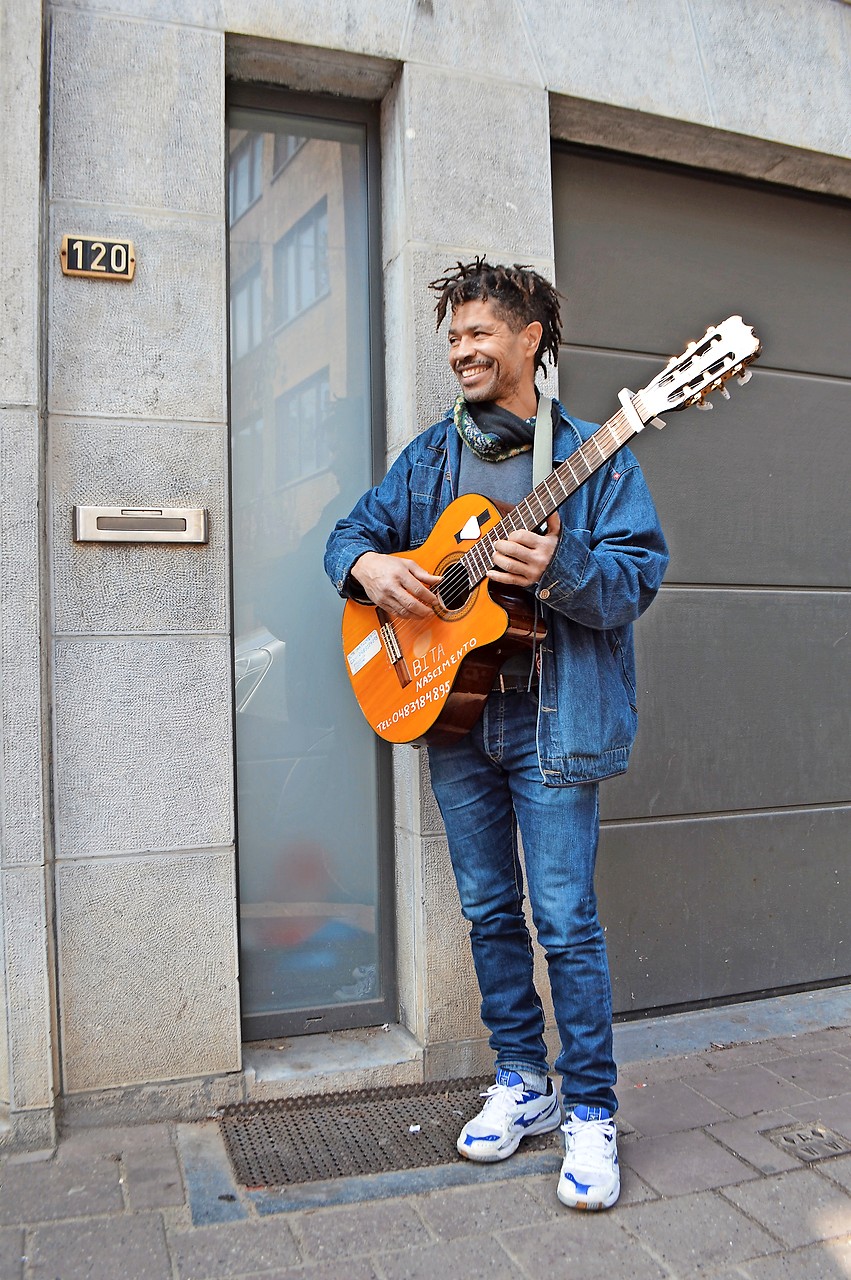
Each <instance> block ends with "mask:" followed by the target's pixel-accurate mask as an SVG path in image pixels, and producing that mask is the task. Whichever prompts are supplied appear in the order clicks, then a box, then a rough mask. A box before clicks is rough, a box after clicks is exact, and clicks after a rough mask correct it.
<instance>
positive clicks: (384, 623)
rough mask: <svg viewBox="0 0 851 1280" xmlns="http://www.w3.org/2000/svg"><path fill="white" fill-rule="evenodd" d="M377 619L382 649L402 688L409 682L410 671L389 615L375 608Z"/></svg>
mask: <svg viewBox="0 0 851 1280" xmlns="http://www.w3.org/2000/svg"><path fill="white" fill-rule="evenodd" d="M375 612H376V615H377V617H378V621H379V622H380V624H381V630H380V635H381V641H382V644H383V645H384V651H385V653H386V654H387V657H388V658H389V659H390V665H391V667H392V668H393V670H394V671H395V672H396V675H397V676H398V677H399V684H400V685H401V686H402V688H403V689H404V688H406V687H407V685H409V684H410V683H411V673H410V671H409V670H408V664H407V662H406V661H405V659H404V657H403V655H402V647H401V645H400V644H399V641H398V640H397V638H396V632H395V631H394V630H393V623H392V622H391V621H390V615H389V614H388V613H385V611H384V610H383V609H376V610H375Z"/></svg>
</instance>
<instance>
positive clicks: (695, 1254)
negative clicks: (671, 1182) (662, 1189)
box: [617, 1191, 780, 1276]
mask: <svg viewBox="0 0 851 1280" xmlns="http://www.w3.org/2000/svg"><path fill="white" fill-rule="evenodd" d="M617 1221H618V1225H619V1226H621V1227H623V1228H624V1229H625V1230H627V1231H629V1233H630V1234H631V1235H633V1236H635V1237H636V1239H638V1240H640V1241H641V1243H642V1244H643V1245H645V1247H646V1248H647V1249H648V1250H649V1251H650V1252H651V1253H652V1254H653V1255H654V1257H658V1258H660V1259H661V1261H662V1262H663V1263H665V1265H666V1266H669V1267H670V1268H671V1269H672V1270H673V1271H674V1272H675V1273H676V1274H679V1273H683V1274H684V1275H686V1276H692V1275H695V1274H701V1273H702V1272H704V1271H711V1270H712V1269H713V1268H715V1269H716V1270H718V1269H721V1268H722V1267H727V1268H730V1267H734V1266H736V1264H737V1263H739V1262H742V1261H744V1260H745V1259H747V1258H754V1257H758V1256H759V1255H761V1254H765V1253H771V1252H776V1251H777V1250H778V1249H779V1247H780V1246H779V1245H778V1243H777V1241H776V1240H774V1239H773V1238H772V1237H771V1236H770V1235H769V1234H768V1232H767V1231H763V1230H762V1228H761V1227H758V1226H756V1225H755V1223H753V1222H749V1221H748V1219H747V1218H746V1217H745V1216H744V1214H742V1213H739V1211H738V1210H737V1209H735V1208H734V1207H733V1205H731V1204H729V1202H728V1201H726V1200H724V1199H723V1198H722V1196H721V1195H720V1194H719V1193H718V1192H716V1191H699V1192H698V1193H697V1194H696V1195H690V1196H678V1197H677V1198H676V1200H656V1201H654V1202H653V1203H652V1204H639V1205H634V1206H633V1207H631V1208H629V1209H624V1210H623V1211H622V1212H618V1215H617Z"/></svg>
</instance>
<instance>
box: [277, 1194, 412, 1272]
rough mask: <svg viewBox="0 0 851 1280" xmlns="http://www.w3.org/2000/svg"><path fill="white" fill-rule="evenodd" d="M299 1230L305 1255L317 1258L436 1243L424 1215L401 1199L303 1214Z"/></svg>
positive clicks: (347, 1255) (346, 1255)
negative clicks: (424, 1221)
mask: <svg viewBox="0 0 851 1280" xmlns="http://www.w3.org/2000/svg"><path fill="white" fill-rule="evenodd" d="M295 1231H296V1235H297V1236H298V1237H299V1238H300V1242H301V1246H302V1252H303V1253H304V1255H305V1259H306V1260H309V1261H314V1260H315V1261H316V1262H325V1261H330V1260H331V1259H332V1258H345V1259H348V1258H350V1257H353V1256H357V1255H358V1254H364V1253H371V1252H373V1251H374V1250H375V1249H376V1248H380V1249H384V1250H391V1249H404V1248H407V1247H408V1246H409V1245H429V1244H431V1243H432V1237H431V1235H430V1234H429V1232H428V1231H427V1229H426V1227H425V1226H424V1225H423V1222H422V1219H421V1218H419V1217H418V1216H417V1214H416V1212H415V1211H414V1209H412V1208H411V1207H410V1205H408V1204H405V1203H402V1202H400V1201H398V1200H384V1201H377V1202H375V1203H373V1204H360V1205H352V1206H348V1205H347V1206H345V1207H343V1208H337V1209H317V1210H315V1211H314V1212H312V1213H304V1214H300V1215H299V1217H298V1220H297V1222H296V1223H295Z"/></svg>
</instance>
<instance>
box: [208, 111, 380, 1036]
mask: <svg viewBox="0 0 851 1280" xmlns="http://www.w3.org/2000/svg"><path fill="white" fill-rule="evenodd" d="M261 102H262V103H263V105H262V106H261V105H260V104H261ZM269 104H270V98H269V95H268V94H263V95H262V96H261V95H256V94H251V95H248V94H246V95H245V96H243V95H241V96H240V97H239V98H238V99H237V100H236V101H234V102H233V103H232V106H231V110H230V114H229V170H228V173H229V180H228V208H229V227H230V249H229V271H230V324H231V329H230V346H231V369H230V383H231V385H230V404H231V430H232V436H231V438H232V481H233V599H234V632H235V690H236V692H235V707H236V778H237V836H238V859H239V886H240V930H241V990H242V1004H243V1018H244V1027H245V1033H246V1036H247V1038H249V1039H254V1040H257V1039H264V1038H267V1037H270V1036H277V1035H282V1034H298V1033H302V1032H307V1031H326V1030H331V1029H335V1028H339V1027H346V1026H367V1025H373V1024H376V1023H381V1022H384V1021H386V1020H387V1018H388V1017H392V1016H393V1012H392V1009H393V989H392V980H391V974H392V964H391V961H392V956H391V936H392V924H391V919H390V909H389V908H390V902H389V898H390V895H391V892H392V889H391V885H392V880H391V877H390V875H389V874H388V873H389V871H390V868H389V867H388V866H386V865H384V864H383V862H382V859H381V857H380V856H379V855H380V850H381V847H382V832H383V830H385V828H386V824H385V823H384V821H383V815H382V812H381V807H382V806H381V801H380V792H382V790H383V789H382V787H381V781H382V775H383V771H384V769H385V768H386V763H387V762H386V758H385V755H384V753H383V750H380V749H379V747H380V744H378V742H377V741H376V740H375V739H374V738H373V736H372V735H371V734H370V732H369V729H368V727H367V725H366V723H365V722H364V721H363V719H362V717H361V715H360V712H359V711H358V709H357V706H356V704H355V702H354V699H353V697H352V695H351V691H350V689H349V687H348V680H347V678H346V675H345V667H344V662H343V659H342V654H341V649H340V616H341V603H340V601H339V599H338V598H337V596H336V593H335V592H334V590H333V588H332V586H331V584H330V583H329V582H328V579H327V578H326V577H325V574H324V572H323V568H322V557H323V552H324V546H325V540H326V538H327V536H328V533H329V532H330V530H331V528H332V526H333V525H334V523H335V521H336V520H337V519H338V517H339V516H341V515H344V514H346V512H348V511H349V510H350V508H351V507H352V505H353V503H354V502H355V501H356V499H357V498H358V497H359V496H360V494H361V493H362V492H363V491H364V490H365V489H366V488H368V487H369V485H370V484H371V483H372V480H373V462H374V448H373V441H374V438H375V433H374V431H373V419H374V412H375V406H376V404H380V397H377V396H376V368H377V361H376V359H375V351H376V349H377V343H376V342H375V336H376V334H377V333H378V331H379V325H378V319H377V311H378V308H377V303H376V298H377V296H378V290H377V287H376V282H375V280H374V278H373V276H374V274H375V273H376V272H377V266H376V263H377V259H376V258H375V256H374V254H373V252H372V251H371V249H372V240H373V238H374V237H373V234H372V229H373V228H374V227H376V226H377V215H376V210H375V209H374V208H373V207H372V200H373V199H374V192H375V190H376V184H375V173H374V152H373V148H374V145H375V137H374V130H375V127H376V126H375V122H374V121H373V120H372V118H371V116H370V115H369V114H368V113H367V112H364V111H360V112H359V113H357V114H354V115H348V116H347V118H339V116H340V114H341V109H340V106H339V105H336V106H335V107H334V108H333V110H334V111H335V112H336V113H337V118H335V117H334V116H332V115H329V114H326V110H325V108H324V107H322V106H319V107H316V109H315V110H314V108H313V107H311V108H310V111H309V114H302V113H296V112H293V111H290V110H285V109H281V110H277V109H275V110H273V109H270V107H269ZM383 866H384V874H383V873H382V868H383Z"/></svg>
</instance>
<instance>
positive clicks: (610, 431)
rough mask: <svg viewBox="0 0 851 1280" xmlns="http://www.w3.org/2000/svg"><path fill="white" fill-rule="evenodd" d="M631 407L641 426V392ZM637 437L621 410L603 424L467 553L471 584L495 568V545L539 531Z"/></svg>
mask: <svg viewBox="0 0 851 1280" xmlns="http://www.w3.org/2000/svg"><path fill="white" fill-rule="evenodd" d="M632 403H633V405H634V407H635V409H636V410H637V412H638V415H639V417H640V418H641V420H642V422H643V421H645V409H644V405H643V404H642V401H641V393H640V392H639V393H638V394H637V395H636V396H634V397H633V402H632ZM636 434H637V433H636V431H635V428H634V427H632V426H630V424H629V422H628V421H627V418H626V415H625V413H624V412H623V410H622V409H619V410H618V411H617V413H616V414H615V415H614V416H613V417H611V418H609V420H608V422H604V423H603V425H602V427H599V428H598V429H597V430H596V431H595V432H594V434H593V435H592V436H590V437H589V439H588V440H586V441H585V443H584V444H583V445H580V446H579V448H578V449H577V450H576V452H575V453H572V454H571V455H570V457H569V458H567V459H566V461H564V462H562V463H560V464H559V465H558V466H557V467H556V469H555V470H554V471H551V472H550V474H549V475H548V476H547V478H546V479H545V480H542V481H541V483H540V484H539V485H537V486H536V487H535V488H534V489H533V490H532V492H531V493H530V494H529V496H528V497H526V498H524V499H523V501H522V502H518V504H517V506H516V507H512V508H511V510H510V511H509V512H507V514H506V515H504V516H503V517H502V519H501V520H500V522H499V524H496V525H494V527H493V528H492V529H491V530H489V532H488V533H486V534H484V535H483V536H482V537H481V538H479V540H478V542H477V543H476V544H475V546H473V547H471V548H470V550H469V551H467V552H465V554H464V555H463V556H462V557H461V563H462V564H463V565H464V568H465V569H466V571H467V575H468V578H469V581H470V583H471V584H473V583H476V582H481V581H482V579H483V578H485V577H486V576H487V572H488V570H489V569H492V568H493V548H494V544H495V543H496V542H499V541H500V539H503V538H507V537H508V535H509V534H510V533H516V532H517V531H518V530H519V529H537V528H538V526H539V525H541V524H543V523H544V521H545V520H546V519H547V517H548V516H550V515H552V513H553V512H554V511H555V510H556V508H557V507H558V506H560V505H561V503H562V502H564V501H565V499H566V498H569V497H570V495H571V494H572V493H575V492H576V490H577V489H578V488H579V486H580V485H582V484H584V483H585V481H586V480H588V479H590V477H591V476H592V475H593V474H594V472H595V471H599V469H600V467H602V465H603V463H604V462H608V460H609V458H611V457H613V456H614V454H616V453H617V451H618V449H622V448H623V446H624V445H625V444H626V443H627V441H629V440H631V439H632V437H633V436H634V435H636Z"/></svg>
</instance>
